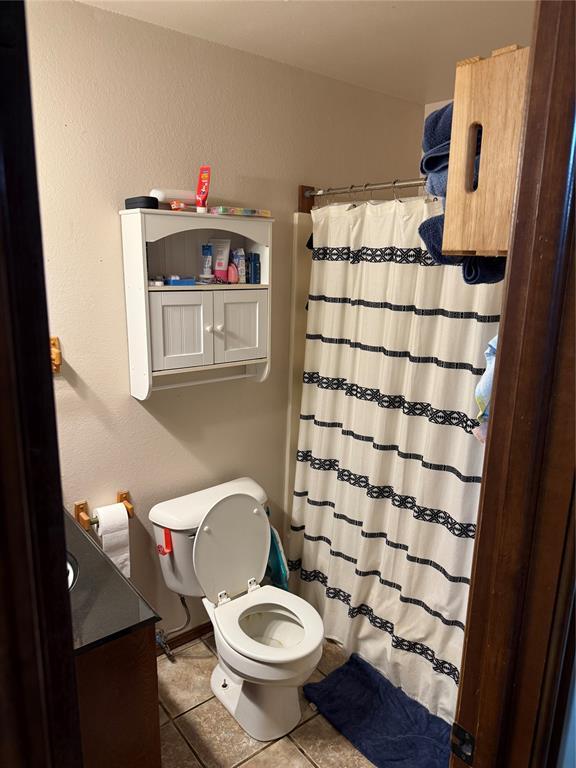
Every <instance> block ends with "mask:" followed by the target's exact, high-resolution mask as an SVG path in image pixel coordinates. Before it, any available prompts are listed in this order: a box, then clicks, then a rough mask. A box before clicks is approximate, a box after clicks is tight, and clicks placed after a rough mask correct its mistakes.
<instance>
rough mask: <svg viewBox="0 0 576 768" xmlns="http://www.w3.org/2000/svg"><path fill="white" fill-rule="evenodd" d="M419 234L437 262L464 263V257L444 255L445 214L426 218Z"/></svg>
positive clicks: (419, 228)
mask: <svg viewBox="0 0 576 768" xmlns="http://www.w3.org/2000/svg"><path fill="white" fill-rule="evenodd" d="M418 234H419V235H420V237H421V238H422V240H424V245H425V246H426V250H427V251H428V253H429V254H430V256H432V258H433V259H434V261H435V262H436V263H437V264H446V265H447V266H452V267H454V266H457V265H458V264H462V257H461V256H460V257H458V256H456V257H454V256H442V237H443V235H444V214H443V213H442V214H440V216H432V217H431V218H430V219H426V220H425V221H423V222H422V224H420V226H419V227H418Z"/></svg>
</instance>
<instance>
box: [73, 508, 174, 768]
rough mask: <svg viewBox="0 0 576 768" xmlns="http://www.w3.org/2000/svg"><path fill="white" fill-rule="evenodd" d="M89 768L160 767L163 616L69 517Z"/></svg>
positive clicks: (78, 664) (78, 670) (78, 673)
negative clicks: (158, 628) (159, 629)
mask: <svg viewBox="0 0 576 768" xmlns="http://www.w3.org/2000/svg"><path fill="white" fill-rule="evenodd" d="M64 519H65V530H66V549H67V551H68V554H69V556H70V555H72V558H70V557H69V562H71V564H72V569H73V572H72V573H71V574H70V575H69V583H70V578H72V579H73V580H72V584H71V588H70V603H71V608H72V626H73V632H74V649H75V653H76V682H77V688H78V708H79V712H80V730H81V737H82V755H83V763H84V768H102V766H106V768H158V766H159V765H160V728H159V723H158V677H157V673H156V643H155V628H154V625H155V623H156V621H158V620H159V618H160V617H159V616H158V615H157V613H156V612H155V611H154V610H153V609H152V608H151V607H150V606H149V605H148V603H147V602H146V600H144V598H143V597H142V595H141V594H140V593H139V592H138V590H137V589H136V588H135V587H134V586H132V584H131V583H130V582H129V581H128V580H127V579H125V578H124V576H122V574H121V573H120V571H119V570H118V569H117V568H116V566H115V565H114V564H113V563H112V562H111V561H110V560H109V559H108V557H107V556H106V555H105V554H104V552H102V550H101V549H100V547H99V546H98V545H97V544H96V542H95V541H93V540H92V539H91V537H90V536H89V535H88V534H87V533H85V532H84V531H83V530H82V528H80V526H79V525H78V524H77V523H76V521H75V520H74V519H73V518H72V517H71V516H70V515H69V514H68V513H64Z"/></svg>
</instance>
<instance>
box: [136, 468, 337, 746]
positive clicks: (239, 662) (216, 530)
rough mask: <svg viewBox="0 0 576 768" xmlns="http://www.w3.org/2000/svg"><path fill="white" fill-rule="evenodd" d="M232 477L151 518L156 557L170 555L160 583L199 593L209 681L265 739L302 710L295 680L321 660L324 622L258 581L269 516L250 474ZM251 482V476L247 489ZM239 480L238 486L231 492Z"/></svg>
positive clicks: (275, 735) (228, 706) (246, 725)
mask: <svg viewBox="0 0 576 768" xmlns="http://www.w3.org/2000/svg"><path fill="white" fill-rule="evenodd" d="M248 481H249V482H248ZM236 482H237V483H238V485H235V483H234V482H232V483H226V484H225V486H219V487H216V488H213V489H208V490H209V491H210V493H208V494H207V491H204V492H199V494H198V495H199V496H200V495H201V494H204V496H203V497H202V499H201V500H203V501H204V502H208V503H204V504H198V499H196V500H194V498H193V497H194V496H196V494H190V495H189V496H188V497H182V499H187V500H188V501H187V503H186V504H183V503H182V499H176V500H172V502H177V503H176V504H173V503H171V502H163V504H159V505H156V507H154V508H153V510H152V511H151V512H150V519H151V520H152V522H153V523H154V524H155V528H159V530H157V531H156V539H157V541H160V542H161V543H160V544H159V545H158V552H159V555H160V557H161V559H162V558H167V557H170V558H171V560H170V561H168V560H166V559H164V561H163V564H162V569H163V573H164V574H165V578H166V581H167V584H168V585H169V586H171V584H177V585H178V587H180V586H181V585H182V586H187V587H188V589H189V590H191V589H194V590H198V591H200V590H201V593H202V594H203V595H204V597H203V601H202V602H203V604H204V607H205V608H206V611H207V613H208V616H209V617H210V621H211V622H212V625H213V627H214V637H215V640H216V650H217V653H218V664H217V665H216V667H215V668H214V671H213V673H212V678H211V687H212V691H213V692H214V694H215V696H216V697H217V698H218V699H219V700H220V701H221V702H222V704H223V705H224V706H225V707H226V709H227V710H228V711H229V712H230V714H231V715H232V716H233V717H234V718H235V719H236V720H237V722H238V723H239V724H240V725H241V726H242V728H243V729H244V730H245V731H246V732H247V733H248V734H249V735H250V736H252V737H253V738H255V739H257V740H259V741H269V740H271V739H277V738H280V737H281V736H284V735H285V734H286V733H288V732H289V731H290V730H292V728H294V727H295V726H296V725H297V724H298V722H299V720H300V717H301V713H300V704H299V699H298V686H299V685H301V684H302V683H303V682H304V681H305V680H307V679H308V677H310V675H311V673H312V672H313V670H314V669H315V667H316V665H317V663H318V661H319V660H320V657H321V655H322V641H323V637H324V627H323V624H322V619H321V617H320V615H319V614H318V612H317V611H316V610H315V609H314V608H313V607H312V606H311V605H310V604H309V603H307V602H306V601H305V600H303V599H302V598H300V597H298V596H297V595H293V594H292V593H290V592H286V591H285V590H282V589H279V588H277V587H274V586H269V585H265V586H261V585H260V584H261V581H262V578H263V577H264V574H265V571H266V564H267V561H268V553H269V549H270V526H269V523H268V518H267V516H266V512H265V510H264V508H263V506H262V504H261V503H260V502H259V501H257V499H258V498H261V497H262V494H263V491H262V489H261V488H260V486H257V485H256V484H255V483H254V481H250V480H249V478H242V479H241V480H239V481H236ZM249 483H254V485H255V486H256V488H255V489H254V490H253V492H252V488H251V487H250V484H249ZM237 487H239V488H240V489H241V491H242V492H240V493H235V492H234V490H235V488H237ZM219 488H220V489H224V490H220V491H219ZM246 490H249V491H250V493H246V492H245V491H246ZM206 494H207V495H206ZM195 501H196V503H197V504H198V506H199V507H200V511H201V512H202V515H201V517H200V516H198V515H197V516H196V518H195V519H193V518H192V517H191V516H190V508H191V507H193V505H194V503H195ZM159 508H160V509H159ZM186 511H187V512H186ZM177 512H179V515H178V514H177ZM193 523H196V525H195V526H194V525H192V524H193ZM163 526H172V527H171V528H166V529H163ZM174 526H176V528H174ZM166 530H170V537H169V538H170V540H171V539H172V537H174V536H177V535H178V533H183V534H184V535H185V536H186V537H187V538H188V540H189V541H192V542H193V544H192V552H191V553H190V545H189V544H188V548H186V542H180V545H179V546H178V547H176V546H174V547H172V546H170V547H169V549H170V551H169V552H168V551H167V547H166V546H165V545H164V543H165V542H166V541H167V539H166V533H165V531H166ZM177 541H178V539H177ZM162 542H164V543H162ZM161 550H162V551H161ZM163 552H164V553H166V554H163ZM190 554H192V559H193V581H194V583H193V584H192V583H191V573H192V571H191V568H190V563H189V562H188V558H189V556H190ZM186 582H190V583H189V584H187V583H186ZM198 591H194V592H192V594H198ZM181 593H182V594H191V592H190V591H188V592H186V591H184V590H183V591H182V592H181Z"/></svg>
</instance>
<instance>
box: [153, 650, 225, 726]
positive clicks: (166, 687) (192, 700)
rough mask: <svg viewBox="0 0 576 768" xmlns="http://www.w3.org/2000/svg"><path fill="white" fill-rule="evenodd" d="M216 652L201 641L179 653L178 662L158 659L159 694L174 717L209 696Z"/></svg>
mask: <svg viewBox="0 0 576 768" xmlns="http://www.w3.org/2000/svg"><path fill="white" fill-rule="evenodd" d="M215 665H216V659H215V658H214V655H213V654H212V653H211V652H210V651H209V650H208V648H207V647H206V646H205V645H204V643H202V642H201V641H200V640H198V641H197V642H195V643H193V644H192V645H190V646H189V647H188V648H186V649H185V650H183V651H179V652H178V653H176V661H174V662H172V661H170V660H169V659H167V658H165V657H164V658H160V659H159V660H158V694H159V698H160V701H161V703H162V705H163V706H164V707H165V709H166V710H167V711H168V714H170V715H171V716H172V717H175V716H176V715H179V714H181V713H182V712H185V711H186V710H187V709H190V708H191V707H195V706H196V705H197V704H201V703H202V702H203V701H206V700H207V699H209V698H210V697H211V696H212V695H213V694H212V691H211V689H210V675H211V674H212V670H213V669H214V666H215Z"/></svg>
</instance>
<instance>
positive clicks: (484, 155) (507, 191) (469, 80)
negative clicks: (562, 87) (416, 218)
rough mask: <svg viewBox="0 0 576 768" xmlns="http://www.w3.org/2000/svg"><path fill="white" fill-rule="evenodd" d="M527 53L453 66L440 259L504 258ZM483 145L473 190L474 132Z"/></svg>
mask: <svg viewBox="0 0 576 768" xmlns="http://www.w3.org/2000/svg"><path fill="white" fill-rule="evenodd" d="M529 54H530V49H529V48H520V47H518V46H517V45H510V46H507V47H506V48H500V49H498V50H496V51H493V52H492V56H491V57H490V58H488V59H481V58H480V57H479V56H475V57H473V58H470V59H465V60H464V61H461V62H459V63H458V65H457V68H456V82H455V87H454V114H453V118H452V136H451V144H450V165H449V170H448V189H447V193H446V214H445V221H444V239H443V243H442V253H443V254H444V255H446V256H461V255H476V256H506V255H507V253H508V248H509V242H510V229H511V219H512V208H513V205H514V197H515V194H516V184H517V179H518V163H519V154H520V138H521V133H522V124H523V120H524V107H525V102H526V98H525V94H526V86H527V79H528V60H529ZM479 126H481V127H482V145H481V151H480V166H479V173H478V186H477V189H475V190H473V188H472V178H473V174H474V158H475V155H476V138H477V130H478V127H479Z"/></svg>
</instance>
